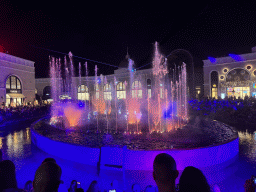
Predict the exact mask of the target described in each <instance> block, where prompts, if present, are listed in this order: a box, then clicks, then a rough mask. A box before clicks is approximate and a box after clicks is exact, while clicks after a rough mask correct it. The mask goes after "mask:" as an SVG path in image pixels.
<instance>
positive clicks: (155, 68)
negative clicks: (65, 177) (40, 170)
mask: <svg viewBox="0 0 256 192" xmlns="http://www.w3.org/2000/svg"><path fill="white" fill-rule="evenodd" d="M128 61H129V67H128V69H127V73H126V74H129V78H126V79H125V80H126V81H125V80H124V78H125V77H123V76H125V75H126V74H124V75H123V74H121V75H120V74H115V75H112V76H111V75H110V76H108V78H107V77H104V76H103V75H100V76H98V74H97V73H98V68H97V66H95V76H94V77H92V78H90V77H88V68H87V63H85V74H86V77H85V78H82V77H81V74H82V69H81V68H82V67H81V64H79V78H75V77H74V67H73V61H72V54H71V53H69V57H68V58H66V57H65V58H64V66H62V65H61V61H60V59H55V58H50V76H51V86H52V98H53V103H52V112H51V118H50V120H49V119H47V118H46V119H41V120H39V121H38V122H35V123H34V124H33V125H32V129H31V138H32V142H33V143H34V144H35V145H36V146H38V147H39V148H40V149H42V150H43V151H45V152H47V153H49V154H52V155H55V156H59V157H61V158H64V159H68V160H71V161H76V162H79V163H83V164H87V165H92V166H94V167H96V166H97V171H98V170H99V168H100V169H115V170H116V169H119V170H120V169H122V170H123V173H124V175H125V170H150V171H152V170H153V161H154V158H155V156H156V155H157V154H159V153H161V152H164V153H168V154H170V155H172V156H173V157H174V159H175V160H176V162H177V169H178V170H180V171H182V170H184V168H185V167H186V166H194V167H197V168H200V169H201V170H203V169H205V170H206V171H208V170H210V169H215V170H217V171H216V172H217V175H218V176H219V167H222V165H220V166H219V164H221V163H225V166H226V165H228V163H230V162H231V160H232V159H234V157H236V155H237V154H238V152H239V150H238V144H239V139H238V135H237V133H236V132H235V131H233V129H232V128H231V127H229V126H227V125H225V124H222V123H220V122H217V121H210V120H205V119H202V118H196V120H194V119H192V120H191V119H189V117H188V95H187V93H188V91H187V72H186V65H185V64H184V63H183V64H182V66H177V67H175V68H174V69H171V70H169V69H167V60H166V58H164V56H163V55H161V54H160V52H159V49H158V45H157V43H155V50H154V58H153V64H152V71H150V72H149V74H148V76H149V78H151V80H152V81H151V82H150V89H148V87H147V86H148V85H147V86H146V87H143V86H142V85H143V84H145V82H143V79H142V78H143V76H142V75H138V74H137V73H136V71H135V70H134V69H133V65H134V62H133V61H132V60H131V59H129V60H128ZM128 70H129V72H128ZM123 71H125V70H123ZM139 74H140V73H139ZM120 78H122V83H121V84H120V82H118V81H119V80H120ZM75 79H76V80H77V81H75ZM82 81H83V82H82ZM141 82H143V83H141ZM81 84H85V85H86V87H87V86H88V87H89V89H90V90H93V91H92V92H90V98H89V100H87V101H81V100H78V99H77V97H76V96H77V91H78V90H77V88H78V87H79V86H78V85H81ZM80 89H82V87H80ZM120 90H121V91H120ZM123 90H125V91H127V94H126V92H125V94H123V92H122V91H123ZM118 91H120V92H121V93H120V92H118ZM106 92H108V93H110V92H111V95H108V94H105V93H106ZM118 94H120V95H119V96H120V98H117V95H118ZM122 94H123V95H122ZM121 97H122V98H121ZM62 98H66V99H64V100H62ZM45 138H48V139H45ZM49 146H51V147H49ZM174 149H175V150H174ZM67 154H69V155H67ZM226 163H227V164H226ZM218 166H219V167H218ZM124 183H125V181H124Z"/></svg>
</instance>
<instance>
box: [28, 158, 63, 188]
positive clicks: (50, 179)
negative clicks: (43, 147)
mask: <svg viewBox="0 0 256 192" xmlns="http://www.w3.org/2000/svg"><path fill="white" fill-rule="evenodd" d="M61 174H62V171H61V168H60V166H59V165H57V164H56V163H54V162H45V163H42V164H41V165H40V166H39V168H38V169H37V170H36V174H35V178H34V181H33V187H34V191H35V192H55V191H58V188H59V185H60V183H62V181H61V180H60V177H61Z"/></svg>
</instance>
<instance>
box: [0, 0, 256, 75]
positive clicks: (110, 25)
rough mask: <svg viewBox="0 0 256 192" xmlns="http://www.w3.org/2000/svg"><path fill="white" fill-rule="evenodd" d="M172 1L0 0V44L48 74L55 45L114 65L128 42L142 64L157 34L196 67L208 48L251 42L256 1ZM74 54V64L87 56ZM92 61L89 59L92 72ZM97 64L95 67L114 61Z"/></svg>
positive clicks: (244, 46) (167, 48)
mask: <svg viewBox="0 0 256 192" xmlns="http://www.w3.org/2000/svg"><path fill="white" fill-rule="evenodd" d="M170 2H173V1H139V2H138V1H117V2H116V1H102V2H101V1H93V2H87V1H75V0H73V1H60V2H59V3H56V2H55V1H38V2H35V1H22V2H20V3H19V1H13V2H9V1H7V0H2V1H0V7H1V11H0V45H2V47H4V49H5V51H8V52H9V53H10V54H12V55H15V56H18V57H22V58H25V59H29V60H32V61H35V67H36V77H46V76H47V74H48V56H49V55H52V56H56V57H61V58H63V57H64V55H63V54H60V53H57V52H61V53H68V52H69V51H71V52H72V53H73V55H74V56H78V57H81V58H87V59H90V60H95V61H100V62H103V63H108V64H111V65H114V66H118V65H119V63H120V62H121V61H122V60H123V59H124V57H125V55H126V51H127V47H128V48H129V54H130V56H131V58H132V59H133V60H134V61H135V65H136V67H140V66H143V65H145V64H147V63H148V62H149V61H150V60H151V58H152V55H153V44H154V42H155V41H158V42H159V44H160V49H161V50H162V53H163V54H165V55H168V54H170V53H171V52H172V51H173V50H175V49H186V50H188V51H189V52H190V53H191V54H192V56H193V58H194V63H195V66H196V67H199V66H202V59H207V57H208V56H213V57H220V56H227V55H228V53H237V54H241V53H247V52H250V50H251V47H253V46H256V9H255V7H256V2H255V1H253V0H248V1H246V2H242V1H241V2H238V3H237V2H236V1H233V0H232V1H231V0H228V1H223V0H222V1H221V0H219V1H218V0H212V1H204V2H202V1H179V2H178V1H176V2H175V3H173V4H172V3H170ZM46 49H48V50H46ZM49 50H53V51H56V52H53V51H49ZM0 51H1V49H0ZM74 60H75V65H76V66H78V62H82V63H83V64H84V62H85V61H86V60H84V59H79V58H74ZM95 64H97V63H95V62H91V61H88V65H89V70H90V74H91V75H92V74H93V70H94V65H95ZM97 65H98V68H99V74H101V73H102V74H104V75H105V74H111V73H113V70H114V69H117V68H114V67H110V66H106V65H103V64H97ZM99 74H98V75H99Z"/></svg>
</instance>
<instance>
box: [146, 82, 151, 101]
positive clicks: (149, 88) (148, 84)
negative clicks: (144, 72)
mask: <svg viewBox="0 0 256 192" xmlns="http://www.w3.org/2000/svg"><path fill="white" fill-rule="evenodd" d="M147 90H148V98H151V79H147Z"/></svg>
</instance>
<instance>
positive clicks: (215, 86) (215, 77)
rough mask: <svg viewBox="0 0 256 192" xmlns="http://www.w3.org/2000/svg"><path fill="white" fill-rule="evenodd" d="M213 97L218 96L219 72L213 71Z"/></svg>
mask: <svg viewBox="0 0 256 192" xmlns="http://www.w3.org/2000/svg"><path fill="white" fill-rule="evenodd" d="M211 97H212V98H215V99H217V98H218V72H217V71H212V72H211Z"/></svg>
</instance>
